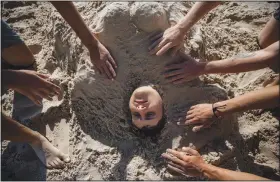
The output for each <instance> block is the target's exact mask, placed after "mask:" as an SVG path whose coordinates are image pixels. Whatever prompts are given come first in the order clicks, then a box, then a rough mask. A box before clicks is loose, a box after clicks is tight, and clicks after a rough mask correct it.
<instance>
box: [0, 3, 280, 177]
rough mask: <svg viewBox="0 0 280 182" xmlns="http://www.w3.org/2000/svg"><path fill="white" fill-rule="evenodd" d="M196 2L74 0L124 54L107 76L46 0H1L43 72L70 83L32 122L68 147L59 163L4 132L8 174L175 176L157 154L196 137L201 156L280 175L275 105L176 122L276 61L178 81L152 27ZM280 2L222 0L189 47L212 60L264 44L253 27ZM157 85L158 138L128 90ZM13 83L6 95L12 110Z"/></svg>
mask: <svg viewBox="0 0 280 182" xmlns="http://www.w3.org/2000/svg"><path fill="white" fill-rule="evenodd" d="M192 4H193V3H191V2H187V3H186V2H176V3H174V2H151V3H140V2H134V3H133V2H121V3H120V2H114V3H111V2H77V3H75V5H76V6H77V7H78V10H79V12H80V13H81V15H82V16H83V18H84V20H85V22H86V23H87V24H88V25H90V28H91V29H92V30H93V32H95V33H96V34H97V36H98V38H99V40H100V41H101V42H102V43H103V44H104V45H105V46H106V47H107V48H108V49H109V50H110V52H111V54H112V56H113V57H114V58H115V60H116V61H117V63H118V72H117V78H116V80H115V81H109V80H107V79H105V78H104V77H103V76H100V75H99V74H98V73H96V72H95V71H94V70H93V66H92V63H91V62H90V59H89V53H88V51H87V49H86V48H85V47H84V46H83V45H82V44H81V41H80V40H79V38H78V37H77V36H76V35H75V33H74V32H73V31H72V29H71V28H70V27H69V25H68V24H67V23H66V22H65V21H64V20H63V19H62V18H61V16H60V15H59V14H58V13H57V11H56V10H55V9H54V7H52V5H51V4H50V3H48V2H37V3H36V2H35V3H34V2H22V3H19V2H17V3H16V2H14V3H12V2H10V3H5V2H4V3H2V17H3V19H4V20H6V21H7V22H8V24H9V25H11V26H12V27H13V28H14V29H15V30H16V31H17V32H18V33H19V35H20V36H21V37H22V39H23V40H24V41H25V42H26V44H28V45H31V44H32V45H34V44H39V45H42V50H41V51H40V52H39V53H38V54H37V55H35V58H36V61H37V68H38V71H39V72H42V73H49V74H51V75H52V78H53V79H54V80H55V82H56V83H58V84H59V85H60V86H61V88H63V90H64V94H63V98H62V100H55V101H52V102H50V101H44V109H43V113H42V114H41V115H40V116H38V117H36V118H35V119H34V122H33V123H31V124H30V127H31V128H33V129H35V130H37V131H40V132H41V133H42V134H43V135H45V136H46V137H47V138H48V139H49V140H50V141H51V143H52V144H53V145H55V146H56V147H58V148H59V149H60V150H62V151H63V152H65V153H67V154H69V155H70V156H71V159H72V162H71V163H70V164H67V166H66V167H65V168H64V169H63V170H46V169H45V168H44V166H43V165H42V164H41V162H40V161H39V160H38V159H37V157H36V156H35V153H34V152H33V151H32V149H31V147H29V146H28V145H27V144H15V143H11V142H10V143H8V142H6V141H3V142H2V164H1V165H2V179H3V180H4V179H12V180H172V179H193V178H191V177H189V178H188V177H176V176H172V175H170V174H169V173H168V172H167V171H166V168H165V164H164V161H163V160H162V158H160V154H161V153H162V152H164V151H165V150H166V148H176V147H182V146H193V147H196V148H197V149H199V150H200V153H201V154H202V155H203V157H204V158H205V160H207V161H208V162H210V163H213V164H215V165H218V166H221V167H226V168H228V169H232V170H237V171H239V170H240V171H245V172H250V173H253V174H257V175H261V176H264V177H268V178H271V179H279V175H280V174H279V160H278V158H279V150H278V137H279V130H278V128H279V121H278V120H277V119H276V118H274V117H273V116H272V114H271V113H270V112H268V111H267V112H264V113H263V114H261V115H256V114H254V113H255V112H253V111H249V112H245V113H238V114H235V115H233V116H229V117H227V118H224V119H222V120H220V121H217V122H216V124H215V125H214V126H213V127H212V128H210V129H207V130H204V131H202V132H199V133H193V132H192V131H191V129H190V128H183V127H179V126H176V125H175V123H174V118H176V114H178V113H181V112H184V111H187V110H188V108H189V107H190V106H192V105H194V104H198V103H205V102H216V101H218V100H224V99H227V98H232V97H234V96H238V95H240V94H243V93H246V92H249V91H252V90H255V89H258V88H261V87H262V82H263V81H264V80H265V79H267V78H269V77H270V76H273V74H274V73H273V71H272V70H270V69H262V70H258V71H253V72H248V73H240V74H222V75H221V74H216V75H206V76H201V77H200V78H197V79H195V80H193V81H191V82H189V83H186V84H184V85H181V86H174V85H170V84H167V83H166V81H165V80H164V78H163V77H162V76H161V72H162V70H163V66H164V65H165V64H167V63H169V62H170V61H171V60H172V58H171V57H170V56H169V55H165V56H162V57H156V56H150V55H149V54H148V50H147V47H148V45H149V40H148V36H149V33H151V32H152V31H156V30H165V29H166V28H168V26H169V25H170V24H172V23H174V22H177V21H178V20H179V19H181V18H182V17H183V16H184V15H185V14H186V13H187V12H188V10H189V9H190V7H191V6H192ZM276 7H277V4H276V3H264V2H260V3H256V2H254V3H235V2H230V3H224V4H223V5H221V6H219V7H218V8H217V9H216V10H215V11H212V12H210V13H209V14H208V15H207V16H206V17H205V18H204V19H203V20H201V21H200V22H199V23H197V24H196V26H194V27H193V29H192V30H191V31H190V33H189V34H188V37H187V40H186V44H185V48H186V50H185V51H186V52H188V53H189V54H190V55H192V56H194V57H196V58H203V59H206V60H215V59H223V58H227V57H231V56H234V55H236V54H238V53H245V52H250V51H255V50H258V46H257V42H256V37H257V35H258V33H259V32H260V30H261V29H262V28H263V27H264V25H265V23H266V22H267V21H268V20H269V18H270V17H271V15H272V13H273V11H274V10H275V9H276ZM147 81H148V82H150V83H153V84H156V85H160V87H161V90H162V92H163V101H164V105H165V114H166V116H167V122H168V123H167V124H166V126H165V128H164V129H163V131H162V133H161V134H160V136H159V137H158V138H157V140H153V139H149V138H148V139H147V138H143V137H140V136H137V135H135V134H134V133H132V132H131V131H130V129H129V126H128V124H127V122H126V121H127V120H128V119H129V114H128V99H129V96H130V94H131V93H132V91H133V90H134V89H135V88H137V87H138V86H139V85H140V84H141V83H143V82H147ZM11 96H12V93H8V94H5V95H4V96H3V97H2V108H3V110H5V111H7V112H9V111H11V109H12V105H11V103H10V102H9V101H10V100H11Z"/></svg>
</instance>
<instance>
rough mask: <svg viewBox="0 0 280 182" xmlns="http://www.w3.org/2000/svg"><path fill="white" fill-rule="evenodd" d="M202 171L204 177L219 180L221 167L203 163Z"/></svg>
mask: <svg viewBox="0 0 280 182" xmlns="http://www.w3.org/2000/svg"><path fill="white" fill-rule="evenodd" d="M201 172H202V174H203V176H204V177H207V178H208V179H210V180H218V179H219V178H218V174H219V168H218V167H216V166H213V165H211V164H207V163H203V164H202V165H201Z"/></svg>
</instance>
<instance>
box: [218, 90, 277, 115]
mask: <svg viewBox="0 0 280 182" xmlns="http://www.w3.org/2000/svg"><path fill="white" fill-rule="evenodd" d="M278 105H279V85H275V86H271V87H266V88H263V89H260V90H256V91H253V92H249V93H247V94H244V95H241V96H238V97H235V98H233V99H229V100H226V101H221V102H217V103H215V104H214V107H218V110H217V113H218V115H225V114H230V113H234V112H240V111H247V110H252V109H265V108H273V107H276V106H278Z"/></svg>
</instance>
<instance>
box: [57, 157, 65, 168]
mask: <svg viewBox="0 0 280 182" xmlns="http://www.w3.org/2000/svg"><path fill="white" fill-rule="evenodd" d="M56 162H57V163H58V167H59V168H60V169H61V168H64V162H62V161H61V160H60V159H59V158H57V159H56Z"/></svg>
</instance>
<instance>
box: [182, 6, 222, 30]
mask: <svg viewBox="0 0 280 182" xmlns="http://www.w3.org/2000/svg"><path fill="white" fill-rule="evenodd" d="M220 3H221V2H196V3H195V4H194V5H193V7H192V8H191V9H190V11H189V12H188V14H187V15H186V16H185V17H184V18H183V19H182V20H181V21H180V22H178V27H179V28H180V29H181V30H182V31H183V32H184V33H185V34H186V33H187V31H189V29H190V28H191V27H192V26H193V25H194V24H195V23H196V22H198V21H199V20H200V19H201V18H202V17H203V16H204V15H205V14H207V13H208V12H209V11H211V10H212V9H214V8H215V7H217V6H218V5H219V4H220Z"/></svg>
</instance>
